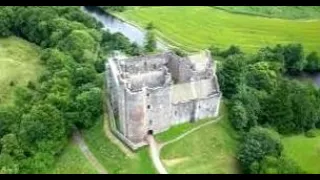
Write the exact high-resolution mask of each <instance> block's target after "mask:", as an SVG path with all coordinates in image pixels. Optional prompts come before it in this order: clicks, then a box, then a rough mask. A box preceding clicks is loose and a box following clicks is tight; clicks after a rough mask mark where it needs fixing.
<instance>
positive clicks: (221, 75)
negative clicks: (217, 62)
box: [217, 55, 246, 98]
mask: <svg viewBox="0 0 320 180" xmlns="http://www.w3.org/2000/svg"><path fill="white" fill-rule="evenodd" d="M245 73H246V62H245V58H244V57H243V56H242V55H234V56H229V57H228V58H227V59H226V60H225V61H224V62H223V65H222V67H221V68H218V73H217V74H218V80H219V85H220V88H221V90H222V92H223V95H224V96H225V97H226V98H231V97H232V96H233V95H234V94H236V93H237V92H238V91H239V87H240V85H242V84H244V83H245Z"/></svg>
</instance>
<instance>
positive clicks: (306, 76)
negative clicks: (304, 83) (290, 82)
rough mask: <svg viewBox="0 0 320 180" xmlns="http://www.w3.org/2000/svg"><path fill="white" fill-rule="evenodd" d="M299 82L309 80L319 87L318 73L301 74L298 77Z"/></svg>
mask: <svg viewBox="0 0 320 180" xmlns="http://www.w3.org/2000/svg"><path fill="white" fill-rule="evenodd" d="M297 79H299V80H309V81H312V82H313V83H315V84H316V85H317V86H318V87H320V73H312V74H311V73H303V74H301V75H300V76H299V77H297Z"/></svg>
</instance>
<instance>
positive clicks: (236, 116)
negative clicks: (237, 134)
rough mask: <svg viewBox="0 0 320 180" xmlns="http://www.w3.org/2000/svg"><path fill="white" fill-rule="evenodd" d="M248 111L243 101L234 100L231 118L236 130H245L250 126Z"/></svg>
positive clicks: (230, 113)
mask: <svg viewBox="0 0 320 180" xmlns="http://www.w3.org/2000/svg"><path fill="white" fill-rule="evenodd" d="M247 116H248V115H247V111H246V109H245V107H244V106H243V104H242V102H241V101H238V100H236V101H232V104H231V108H230V112H229V118H230V120H231V123H232V125H233V127H234V128H235V129H236V130H244V129H246V128H247V127H248V117H247Z"/></svg>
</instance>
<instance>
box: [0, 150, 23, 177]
mask: <svg viewBox="0 0 320 180" xmlns="http://www.w3.org/2000/svg"><path fill="white" fill-rule="evenodd" d="M18 173H19V164H18V163H17V161H15V160H14V158H13V157H11V156H10V155H8V154H2V153H1V154H0V174H18Z"/></svg>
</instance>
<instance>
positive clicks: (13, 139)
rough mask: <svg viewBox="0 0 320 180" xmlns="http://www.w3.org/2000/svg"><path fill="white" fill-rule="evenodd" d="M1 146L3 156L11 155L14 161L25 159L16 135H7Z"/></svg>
mask: <svg viewBox="0 0 320 180" xmlns="http://www.w3.org/2000/svg"><path fill="white" fill-rule="evenodd" d="M0 144H1V154H7V155H10V156H11V157H13V158H14V159H22V158H23V157H24V154H23V150H22V148H21V147H20V144H19V142H18V139H17V136H16V135H15V134H6V135H5V136H3V137H2V138H1V140H0Z"/></svg>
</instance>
